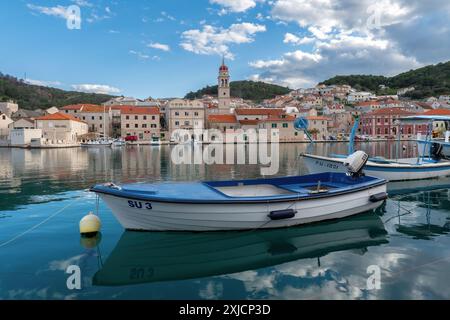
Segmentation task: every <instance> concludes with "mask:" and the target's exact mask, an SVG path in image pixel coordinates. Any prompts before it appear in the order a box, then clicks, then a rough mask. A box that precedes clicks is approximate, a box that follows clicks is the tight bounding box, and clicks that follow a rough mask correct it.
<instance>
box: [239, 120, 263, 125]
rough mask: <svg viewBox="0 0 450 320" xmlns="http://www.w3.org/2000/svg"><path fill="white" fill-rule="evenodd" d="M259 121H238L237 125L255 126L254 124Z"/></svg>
mask: <svg viewBox="0 0 450 320" xmlns="http://www.w3.org/2000/svg"><path fill="white" fill-rule="evenodd" d="M259 121H260V120H256V119H255V120H248V119H243V120H239V123H240V124H243V125H255V124H258V122H259Z"/></svg>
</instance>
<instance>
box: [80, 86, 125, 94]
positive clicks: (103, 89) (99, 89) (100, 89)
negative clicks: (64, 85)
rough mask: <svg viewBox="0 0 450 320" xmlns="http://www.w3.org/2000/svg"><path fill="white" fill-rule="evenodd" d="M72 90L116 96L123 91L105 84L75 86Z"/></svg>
mask: <svg viewBox="0 0 450 320" xmlns="http://www.w3.org/2000/svg"><path fill="white" fill-rule="evenodd" d="M72 88H73V89H75V90H76V91H81V92H87V93H102V94H114V93H119V92H121V91H122V90H120V89H118V88H115V87H111V86H108V85H103V84H74V85H72Z"/></svg>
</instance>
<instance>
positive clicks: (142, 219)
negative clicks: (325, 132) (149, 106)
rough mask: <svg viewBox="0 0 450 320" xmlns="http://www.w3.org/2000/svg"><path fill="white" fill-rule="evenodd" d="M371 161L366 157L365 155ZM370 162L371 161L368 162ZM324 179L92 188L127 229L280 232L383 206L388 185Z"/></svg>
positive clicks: (354, 177) (355, 169) (364, 179)
mask: <svg viewBox="0 0 450 320" xmlns="http://www.w3.org/2000/svg"><path fill="white" fill-rule="evenodd" d="M366 156H367V155H366ZM366 159H367V158H366ZM353 160H355V163H354V165H351V164H350V165H349V166H348V168H350V169H349V170H350V172H351V174H345V173H321V174H311V175H305V176H291V177H279V178H271V179H255V180H233V181H210V182H183V183H168V182H165V183H152V184H125V185H121V186H118V185H115V184H113V183H107V184H100V185H96V186H94V187H92V188H91V191H93V192H95V193H97V194H98V195H99V196H100V197H101V198H102V199H103V201H105V203H106V204H107V205H108V206H109V207H110V208H111V210H112V212H113V214H114V215H115V216H116V218H117V219H118V220H119V222H120V223H121V224H122V226H123V227H124V228H125V229H129V230H160V231H167V230H178V231H216V230H243V229H260V228H280V227H289V226H293V225H299V224H305V223H311V222H317V221H322V220H329V219H336V218H343V217H347V216H351V215H354V214H357V213H361V212H365V211H369V210H372V209H375V208H377V207H378V206H380V205H381V204H382V202H383V200H385V199H386V198H387V193H386V181H385V180H383V179H379V178H374V177H369V176H364V175H361V171H360V170H361V168H362V165H363V162H362V161H360V160H361V159H353Z"/></svg>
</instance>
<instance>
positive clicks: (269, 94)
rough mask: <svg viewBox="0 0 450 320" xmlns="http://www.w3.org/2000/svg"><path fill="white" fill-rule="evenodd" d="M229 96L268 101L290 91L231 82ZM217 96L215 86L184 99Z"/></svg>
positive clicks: (260, 83)
mask: <svg viewBox="0 0 450 320" xmlns="http://www.w3.org/2000/svg"><path fill="white" fill-rule="evenodd" d="M230 87H231V96H232V97H238V98H242V99H244V100H253V101H257V102H259V101H262V100H264V99H270V98H273V97H275V96H277V95H283V94H287V93H289V92H290V91H291V90H290V89H289V88H286V87H281V86H278V85H275V84H269V83H265V82H260V81H258V82H255V81H249V80H248V81H232V82H231V83H230ZM205 94H207V95H217V86H206V87H204V88H202V89H200V90H198V91H196V92H189V93H188V94H187V95H186V96H185V98H186V99H195V98H201V97H202V96H203V95H205Z"/></svg>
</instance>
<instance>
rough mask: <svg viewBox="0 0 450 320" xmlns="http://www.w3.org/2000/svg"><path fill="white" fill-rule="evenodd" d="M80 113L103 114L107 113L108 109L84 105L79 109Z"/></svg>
mask: <svg viewBox="0 0 450 320" xmlns="http://www.w3.org/2000/svg"><path fill="white" fill-rule="evenodd" d="M81 112H86V113H103V112H109V107H104V106H96V105H85V106H83V108H82V109H81Z"/></svg>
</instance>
